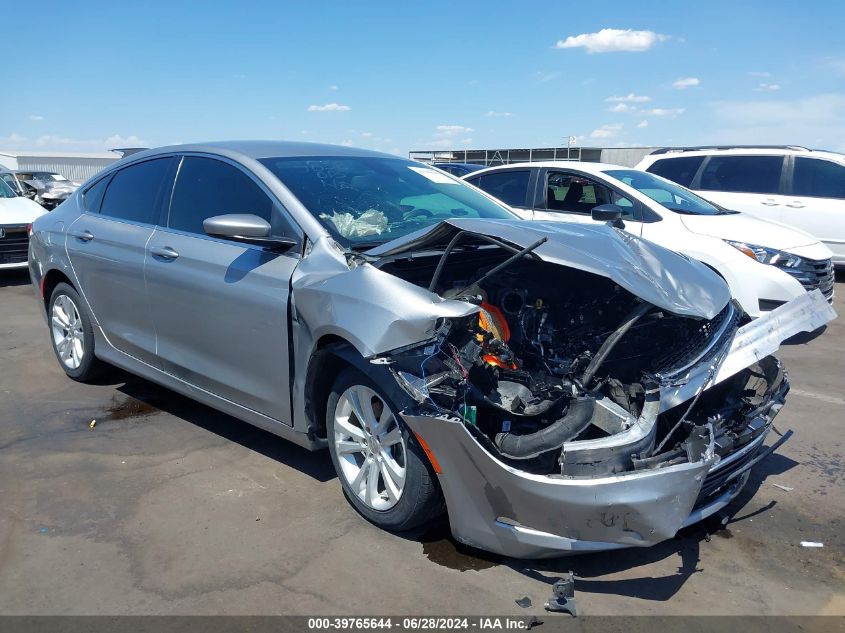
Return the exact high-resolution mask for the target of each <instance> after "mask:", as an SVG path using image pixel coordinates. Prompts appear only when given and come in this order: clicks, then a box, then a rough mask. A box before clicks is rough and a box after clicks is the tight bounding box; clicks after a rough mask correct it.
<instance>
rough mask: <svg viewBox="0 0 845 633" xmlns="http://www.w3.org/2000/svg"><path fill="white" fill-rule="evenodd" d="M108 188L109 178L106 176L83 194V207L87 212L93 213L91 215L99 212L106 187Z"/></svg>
mask: <svg viewBox="0 0 845 633" xmlns="http://www.w3.org/2000/svg"><path fill="white" fill-rule="evenodd" d="M108 186H109V176H106V177H105V178H100V180H98V181H97V182H95V183H94V184H93V185H91V186H90V187H88V189H86V190H85V192H84V193H83V194H82V206H83V207H85V209H86V210H87V211H91V213H97V212H99V210H100V203H102V201H103V194H104V193H105V192H106V187H108Z"/></svg>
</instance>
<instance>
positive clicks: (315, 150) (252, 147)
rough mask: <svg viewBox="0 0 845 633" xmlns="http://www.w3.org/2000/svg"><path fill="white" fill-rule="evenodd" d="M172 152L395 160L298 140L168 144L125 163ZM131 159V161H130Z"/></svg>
mask: <svg viewBox="0 0 845 633" xmlns="http://www.w3.org/2000/svg"><path fill="white" fill-rule="evenodd" d="M174 152H199V153H212V154H221V155H223V156H229V157H231V158H251V159H253V160H261V159H262V158H295V157H298V156H358V157H367V156H369V157H381V158H396V159H401V158H400V157H399V156H394V155H393V154H384V153H382V152H375V151H372V150H367V149H359V148H356V147H347V146H345V145H330V144H327V143H304V142H299V141H209V142H205V143H190V144H185V145H167V146H164V147H155V148H152V149H147V150H144V151H142V152H135V153H133V154H130V155H129V156H127V157H126V159H127V162H134V161H136V160H138V159H139V158H145V157H150V156H157V155H159V154H171V153H174ZM130 159H131V160H130Z"/></svg>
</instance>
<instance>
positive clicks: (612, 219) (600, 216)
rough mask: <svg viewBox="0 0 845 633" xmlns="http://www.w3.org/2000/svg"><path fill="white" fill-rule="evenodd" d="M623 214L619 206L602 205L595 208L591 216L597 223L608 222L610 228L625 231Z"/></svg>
mask: <svg viewBox="0 0 845 633" xmlns="http://www.w3.org/2000/svg"><path fill="white" fill-rule="evenodd" d="M622 213H623V211H622V207H620V206H619V205H618V204H600V205H599V206H597V207H593V210H592V213H591V215H592V216H593V219H594V220H595V221H596V222H608V223H609V224H610V226H615V227H616V228H617V229H624V228H625V223H624V222H623V221H622Z"/></svg>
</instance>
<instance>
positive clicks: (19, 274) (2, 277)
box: [0, 270, 30, 288]
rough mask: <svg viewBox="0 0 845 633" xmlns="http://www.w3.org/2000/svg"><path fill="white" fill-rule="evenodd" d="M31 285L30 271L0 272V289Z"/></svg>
mask: <svg viewBox="0 0 845 633" xmlns="http://www.w3.org/2000/svg"><path fill="white" fill-rule="evenodd" d="M29 283H30V280H29V271H28V270H0V288H10V287H13V286H25V285H27V284H29Z"/></svg>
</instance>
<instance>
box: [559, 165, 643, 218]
mask: <svg viewBox="0 0 845 633" xmlns="http://www.w3.org/2000/svg"><path fill="white" fill-rule="evenodd" d="M601 204H616V205H619V206H620V207H622V217H623V218H627V219H629V220H630V219H633V217H634V203H633V202H631V201H630V200H629V199H628V198H626V197H625V196H623V195H621V194H619V193H617V192H615V191H613V190H612V189H611V188H610V187H607V186H606V185H603V184H601V183H599V182H596V181H594V180H591V179H589V178H585V177H583V176H580V175H577V174H564V173H551V174H549V176H548V179H547V181H546V208H547V209H549V210H551V211H564V212H566V213H583V214H585V215H589V214H590V213H591V212H592V210H593V207H597V206H599V205H601Z"/></svg>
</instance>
